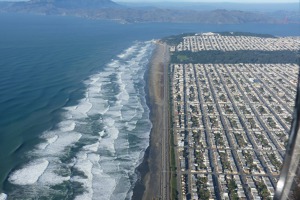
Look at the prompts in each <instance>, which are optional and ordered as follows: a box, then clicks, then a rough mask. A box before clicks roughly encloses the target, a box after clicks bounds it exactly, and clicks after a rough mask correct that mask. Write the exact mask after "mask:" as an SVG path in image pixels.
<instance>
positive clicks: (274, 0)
mask: <svg viewBox="0 0 300 200" xmlns="http://www.w3.org/2000/svg"><path fill="white" fill-rule="evenodd" d="M0 1H12V2H15V1H29V0H0ZM113 1H114V0H113ZM114 2H133V3H135V2H137V3H141V2H140V1H139V0H117V1H114ZM143 2H145V3H147V2H148V3H152V2H160V3H164V2H178V3H299V1H297V0H289V1H286V0H263V1H262V0H209V1H208V0H188V1H184V0H165V1H160V0H144V1H143Z"/></svg>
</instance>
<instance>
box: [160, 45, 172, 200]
mask: <svg viewBox="0 0 300 200" xmlns="http://www.w3.org/2000/svg"><path fill="white" fill-rule="evenodd" d="M163 45H164V104H163V111H164V112H163V115H164V116H163V134H162V145H161V146H162V154H161V155H162V176H161V198H162V199H166V200H169V199H170V178H169V173H170V172H169V123H168V122H169V83H168V57H169V55H168V46H167V45H166V44H163Z"/></svg>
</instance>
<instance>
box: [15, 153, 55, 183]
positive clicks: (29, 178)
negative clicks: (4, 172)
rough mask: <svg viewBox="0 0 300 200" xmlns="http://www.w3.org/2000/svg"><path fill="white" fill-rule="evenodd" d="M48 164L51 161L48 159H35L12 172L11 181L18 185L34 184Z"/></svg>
mask: <svg viewBox="0 0 300 200" xmlns="http://www.w3.org/2000/svg"><path fill="white" fill-rule="evenodd" d="M48 165H49V161H48V160H46V159H42V160H36V161H33V162H31V163H29V164H28V165H26V166H25V167H23V168H21V169H19V170H17V171H15V172H14V173H12V174H11V175H10V177H9V181H10V182H11V183H12V184H16V185H32V184H34V183H36V182H37V181H38V179H39V178H40V176H41V175H42V174H43V173H44V172H45V170H46V168H47V167H48Z"/></svg>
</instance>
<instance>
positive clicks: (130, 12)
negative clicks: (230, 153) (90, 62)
mask: <svg viewBox="0 0 300 200" xmlns="http://www.w3.org/2000/svg"><path fill="white" fill-rule="evenodd" d="M0 12H17V13H36V14H43V15H70V16H79V17H85V18H93V19H108V20H119V21H120V22H122V23H139V22H190V23H191V22H194V23H206V24H241V23H282V20H280V19H278V18H276V17H274V16H272V15H268V14H265V13H261V12H250V11H237V10H226V9H218V10H209V11H205V10H201V11H200V10H183V9H167V8H156V7H129V6H126V5H119V4H117V3H115V2H113V1H111V0H31V1H28V2H0Z"/></svg>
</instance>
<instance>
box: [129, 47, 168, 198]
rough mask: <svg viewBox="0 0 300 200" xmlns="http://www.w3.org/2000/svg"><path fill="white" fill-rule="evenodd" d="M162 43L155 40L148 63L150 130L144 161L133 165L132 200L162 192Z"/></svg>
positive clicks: (164, 50) (155, 196) (156, 195)
mask: <svg viewBox="0 0 300 200" xmlns="http://www.w3.org/2000/svg"><path fill="white" fill-rule="evenodd" d="M165 48H166V46H165V44H161V43H159V42H157V44H156V48H155V50H154V52H153V54H152V57H151V60H150V62H149V69H148V71H147V73H148V74H145V78H146V82H147V88H146V91H147V104H148V106H149V109H150V120H151V122H152V129H151V133H150V141H149V147H148V148H147V150H146V151H145V155H144V159H143V162H142V163H141V164H140V165H139V166H138V167H137V168H136V172H137V174H139V176H140V179H139V180H138V181H137V183H136V185H135V186H134V188H133V196H132V199H133V200H141V199H144V200H147V199H159V198H160V195H161V171H162V151H161V145H162V144H161V143H162V141H161V140H162V134H163V132H162V130H161V127H163V121H164V120H163V116H164V115H163V106H164V58H165V53H166V49H165Z"/></svg>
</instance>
